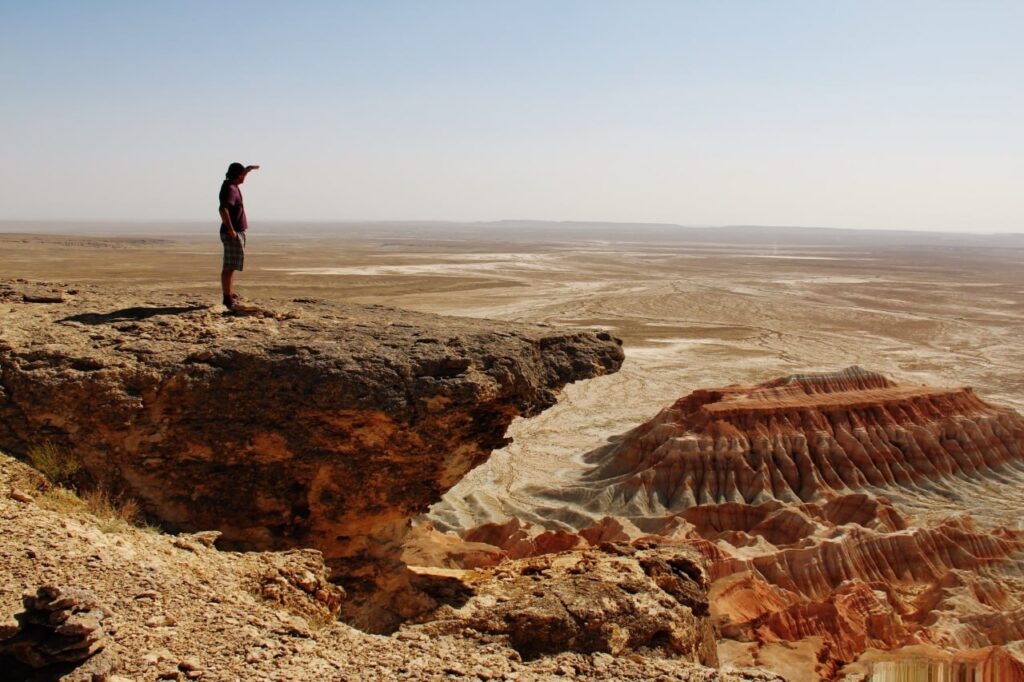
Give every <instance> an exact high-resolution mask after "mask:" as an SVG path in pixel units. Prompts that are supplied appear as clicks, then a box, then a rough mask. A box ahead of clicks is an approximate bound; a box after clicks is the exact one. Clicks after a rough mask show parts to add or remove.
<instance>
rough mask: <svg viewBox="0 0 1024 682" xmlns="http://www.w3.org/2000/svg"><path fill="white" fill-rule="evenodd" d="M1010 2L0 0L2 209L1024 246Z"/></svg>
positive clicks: (5, 214)
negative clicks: (683, 230) (888, 236)
mask: <svg viewBox="0 0 1024 682" xmlns="http://www.w3.org/2000/svg"><path fill="white" fill-rule="evenodd" d="M1022 36H1024V2H1022V1H1021V0H1007V1H1006V2H994V1H986V0H970V1H968V0H961V1H957V2H944V1H942V0H927V1H920V2H911V1H906V2H903V1H899V0H851V1H848V2H847V1H841V0H813V1H807V2H797V1H792V2H787V1H785V0H757V1H750V2H740V1H729V0H707V1H706V2H684V1H682V0H677V1H665V2H656V1H644V0H621V1H620V2H603V1H600V0H580V1H578V2H569V1H564V2H563V1H559V0H545V1H538V2H531V1H524V0H515V1H512V0H508V1H506V2H497V1H488V0H463V1H446V0H429V1H428V0H408V1H405V2H402V1H398V0H395V1H389V0H374V1H371V0H365V1H363V2H343V1H340V0H338V1H326V0H325V1H323V2H302V1H301V0H299V1H295V2H287V3H285V2H256V1H250V2H244V3H243V2H226V1H223V0H221V1H218V2H210V1H208V0H204V1H202V2H199V1H196V2H190V1H187V0H174V1H165V2H140V1H139V0H132V1H131V2H121V1H119V0H95V1H93V2H84V1H82V0H68V1H66V2H61V1H56V0H34V1H32V2H29V1H27V0H25V1H22V0H0V219H97V220H103V219H129V220H136V219H138V220H172V219H200V220H203V219H209V220H210V221H211V223H214V222H217V221H218V218H217V215H216V208H217V207H216V194H217V190H218V187H219V183H220V180H221V179H222V178H223V173H224V170H225V169H226V167H227V165H228V163H229V162H231V161H236V160H237V161H240V162H242V163H247V164H249V163H259V164H262V166H263V168H262V169H261V170H260V171H257V172H256V173H255V174H254V175H252V176H250V178H249V180H248V181H247V182H246V184H245V187H244V191H245V196H246V205H247V208H248V211H249V215H250V222H251V223H252V224H253V225H254V226H257V225H258V223H259V221H260V220H270V219H273V220H288V219H315V220H345V219H349V220H351V219H358V220H362V219H374V220H378V219H382V220H386V219H437V220H497V219H503V218H533V219H550V220H608V221H635V222H672V223H682V224H691V225H698V224H705V225H706V224H776V225H818V226H835V227H876V228H908V229H941V230H963V231H979V232H996V231H1002V232H1006V231H1018V232H1019V231H1024V186H1022V185H1024V38H1022Z"/></svg>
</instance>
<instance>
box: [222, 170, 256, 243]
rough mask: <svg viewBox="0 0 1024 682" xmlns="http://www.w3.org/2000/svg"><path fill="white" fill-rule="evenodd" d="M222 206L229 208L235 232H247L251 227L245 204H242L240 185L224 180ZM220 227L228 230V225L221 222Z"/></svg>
mask: <svg viewBox="0 0 1024 682" xmlns="http://www.w3.org/2000/svg"><path fill="white" fill-rule="evenodd" d="M220 206H221V208H226V209H227V210H228V215H229V216H230V217H231V226H232V227H233V228H235V232H245V231H246V230H248V229H249V223H248V222H246V220H245V206H244V205H243V204H242V190H240V189H238V185H232V184H231V183H230V182H229V181H227V180H225V181H224V184H223V185H221V186H220ZM220 229H221V230H226V229H227V225H224V224H223V223H221V226H220Z"/></svg>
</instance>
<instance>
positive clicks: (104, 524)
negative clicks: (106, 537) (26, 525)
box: [27, 442, 160, 533]
mask: <svg viewBox="0 0 1024 682" xmlns="http://www.w3.org/2000/svg"><path fill="white" fill-rule="evenodd" d="M27 459H28V461H29V463H30V464H31V465H32V466H33V467H34V468H35V469H37V470H38V471H39V472H41V473H42V474H43V475H44V476H46V478H47V479H49V480H50V481H51V482H53V483H54V484H56V485H55V486H54V487H53V488H52V489H50V490H46V491H44V492H43V493H42V495H40V496H39V498H38V501H39V505H40V506H41V507H43V508H44V509H50V510H52V511H56V512H61V513H64V514H70V513H76V512H86V513H88V514H91V515H92V516H94V517H95V518H96V524H97V526H98V527H99V529H100V530H101V531H103V532H104V533H123V532H125V531H126V530H128V529H129V528H133V527H134V528H140V529H142V530H144V531H147V532H153V533H158V532H160V529H159V528H157V527H156V526H152V525H149V524H147V523H146V522H145V519H144V518H143V515H142V508H141V507H140V505H139V502H138V501H137V500H135V499H133V498H131V497H127V496H125V495H121V494H118V493H114V492H112V490H113V486H111V485H105V484H104V483H103V482H102V481H100V482H99V484H98V485H97V484H93V485H92V486H91V487H89V488H85V489H81V490H77V491H76V489H75V487H74V486H73V485H72V482H71V481H72V479H73V478H74V477H75V475H76V474H78V473H79V472H80V470H81V468H82V467H81V464H80V463H79V462H78V460H77V459H76V458H75V457H74V456H73V455H72V454H70V453H69V452H67V451H66V450H63V449H61V448H59V447H57V446H55V445H54V444H53V443H49V442H47V443H43V444H42V445H39V446H36V447H34V448H32V449H31V450H29V452H28V456H27Z"/></svg>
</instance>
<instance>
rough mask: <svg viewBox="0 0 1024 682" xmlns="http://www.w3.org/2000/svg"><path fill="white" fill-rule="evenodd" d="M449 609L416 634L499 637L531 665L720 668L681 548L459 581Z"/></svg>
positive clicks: (696, 573) (549, 562)
mask: <svg viewBox="0 0 1024 682" xmlns="http://www.w3.org/2000/svg"><path fill="white" fill-rule="evenodd" d="M462 580H463V581H464V582H463V585H464V587H465V592H464V593H463V594H461V595H460V594H459V592H458V590H453V589H449V590H448V594H449V598H450V600H451V601H453V602H455V604H454V605H453V606H446V607H443V608H441V609H439V610H438V611H436V612H435V613H433V614H430V616H429V618H430V622H429V623H426V624H424V625H417V626H410V627H408V628H407V629H408V630H412V631H419V632H425V633H427V634H429V635H431V636H439V635H459V636H471V637H479V636H486V637H493V638H496V640H497V641H501V642H503V643H507V644H508V645H509V646H511V647H513V648H514V649H516V651H518V652H519V653H520V655H522V656H523V658H524V659H527V660H528V659H532V658H536V657H538V656H542V655H551V654H557V653H561V652H565V651H575V652H581V653H593V652H604V653H609V654H612V655H615V656H619V655H623V654H626V653H629V652H631V651H636V650H639V649H648V650H658V651H659V653H660V654H661V655H667V656H672V657H677V658H679V659H681V660H685V661H691V662H695V663H702V664H705V665H717V664H718V659H717V653H716V649H715V641H714V631H713V628H712V627H711V622H710V620H709V619H708V618H707V615H708V602H707V595H706V589H707V579H706V577H705V573H704V569H703V566H702V561H701V559H700V557H699V555H697V554H696V553H694V552H692V551H691V550H686V549H682V548H637V547H633V546H630V545H626V544H622V545H614V544H605V545H603V546H602V547H600V548H596V549H589V550H580V551H570V552H563V553H559V554H546V555H542V556H539V557H535V558H531V559H523V560H518V561H506V562H504V563H501V564H500V565H499V566H497V567H495V568H493V569H488V570H484V571H480V572H476V573H474V574H470V575H467V576H464V577H462Z"/></svg>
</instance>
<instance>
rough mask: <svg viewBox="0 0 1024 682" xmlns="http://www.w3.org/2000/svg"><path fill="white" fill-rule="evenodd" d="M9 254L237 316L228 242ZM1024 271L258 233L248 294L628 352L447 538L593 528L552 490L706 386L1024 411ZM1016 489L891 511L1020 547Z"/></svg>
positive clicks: (558, 414)
mask: <svg viewBox="0 0 1024 682" xmlns="http://www.w3.org/2000/svg"><path fill="white" fill-rule="evenodd" d="M0 254H2V257H0V277H2V278H5V279H14V278H23V279H27V280H30V281H46V282H58V283H59V282H65V283H71V284H86V285H97V286H101V287H109V288H110V289H111V290H112V291H116V290H117V289H118V288H119V287H131V288H132V289H133V290H142V291H146V290H151V291H152V292H153V293H154V296H156V295H158V294H166V293H182V294H186V295H188V296H190V297H192V298H193V299H208V301H209V303H210V305H211V306H213V307H215V308H216V307H218V302H219V289H218V273H219V264H220V244H219V242H218V240H217V236H216V229H215V226H200V225H194V224H181V225H178V224H152V225H129V224H121V225H114V224H110V225H105V224H69V223H64V224H29V223H24V224H19V223H5V224H2V225H0ZM1022 257H1024V236H1021V235H993V236H976V235H954V234H942V233H912V232H895V233H887V232H872V231H852V230H851V231H847V230H828V229H798V228H757V227H736V228H680V227H675V226H652V225H622V224H601V223H594V224H582V223H580V224H576V223H573V224H563V223H536V222H525V221H524V222H513V221H509V222H500V223H480V224H445V223H388V224H381V223H377V224H359V223H346V224H338V225H327V224H284V223H279V224H278V223H273V224H264V225H261V224H258V223H256V224H254V227H253V228H252V230H251V231H250V236H249V242H248V247H247V262H246V267H245V271H244V272H242V273H240V274H239V275H238V276H237V279H236V291H237V292H238V293H239V294H240V295H241V297H242V298H243V300H245V301H247V302H252V303H254V304H257V305H265V306H269V307H273V305H274V304H273V301H275V300H285V299H287V300H291V301H295V300H298V301H299V305H301V301H303V300H322V301H330V302H341V303H359V304H377V305H383V306H388V307H393V308H399V309H407V310H414V311H420V312H429V313H439V314H444V315H454V316H466V317H474V318H492V319H499V320H507V321H515V322H530V323H540V324H545V325H550V326H552V327H556V328H563V327H564V328H583V329H590V330H602V331H607V332H608V333H610V334H612V335H613V336H615V337H617V338H619V339H621V340H622V342H623V348H624V351H625V362H624V364H623V365H622V368H621V370H620V371H618V372H616V373H612V374H608V375H605V376H601V377H597V378H595V379H591V380H587V381H583V382H580V383H577V384H572V385H570V386H568V387H567V388H566V389H565V390H564V392H563V393H562V395H561V397H560V400H559V402H558V404H557V405H555V406H554V407H552V408H550V409H548V410H547V411H545V412H543V413H541V414H540V415H538V416H535V417H532V418H529V419H520V420H517V421H515V422H514V423H513V424H512V426H511V428H510V430H509V433H508V435H509V436H510V437H511V438H512V439H513V440H512V442H511V444H509V445H508V446H507V447H505V448H503V449H501V450H498V451H496V452H494V453H493V454H492V455H491V457H490V459H489V460H488V461H487V462H486V463H484V464H483V465H481V466H479V467H478V468H476V469H474V470H473V471H471V472H470V473H469V474H468V475H467V476H465V478H463V479H462V480H461V481H460V482H459V483H458V484H457V485H456V486H455V487H454V488H452V490H451V491H449V492H448V493H447V495H446V496H445V498H444V499H443V500H442V501H441V502H439V503H438V504H437V505H435V506H434V507H433V508H432V509H431V511H430V512H429V513H428V514H427V515H425V516H424V517H423V518H422V519H421V520H420V523H429V524H430V525H432V526H433V527H435V528H437V529H439V530H441V531H459V530H463V529H467V528H471V527H473V526H477V525H479V524H482V523H486V522H501V521H504V520H507V519H509V518H519V519H521V520H524V521H527V522H531V523H535V524H538V525H539V526H543V527H545V528H548V529H565V530H579V528H578V526H579V520H578V515H577V514H576V513H575V511H574V510H572V509H569V510H568V511H566V510H564V509H563V510H561V511H557V510H556V511H554V512H552V511H551V510H550V508H549V507H548V508H545V504H546V501H545V500H544V499H541V498H538V497H536V494H537V493H536V491H537V490H538V489H539V488H540V487H542V488H544V489H547V490H551V489H557V488H559V486H560V485H563V484H564V485H566V486H569V485H571V484H572V483H573V482H574V481H577V480H578V479H579V478H580V477H581V476H582V475H583V474H584V472H585V471H586V470H587V469H588V467H589V464H588V462H587V461H586V458H585V456H586V455H587V453H591V452H593V451H595V450H596V449H598V448H600V447H602V446H604V445H605V444H606V443H608V442H609V440H610V439H615V438H617V437H619V436H621V435H622V434H625V433H626V432H628V431H630V429H633V428H634V427H636V426H637V425H639V424H641V423H644V422H647V421H648V420H650V419H651V418H652V417H654V416H655V415H656V414H658V413H659V411H660V410H662V409H663V408H665V407H666V406H668V405H670V404H672V403H673V402H674V401H676V400H677V399H679V398H680V397H682V396H684V395H687V394H689V393H691V392H692V391H694V390H697V389H701V388H708V387H722V386H727V385H731V384H745V385H750V384H757V383H759V382H763V381H766V380H769V379H773V378H776V377H781V376H785V375H791V374H806V373H815V372H831V371H836V370H841V369H843V368H846V367H850V366H860V367H863V368H866V369H868V370H871V371H873V372H878V373H881V374H883V375H886V376H888V377H891V378H892V379H894V380H896V381H897V382H898V383H900V384H909V385H928V386H933V387H962V386H970V387H972V388H973V389H974V391H975V392H976V394H977V395H978V396H979V397H981V398H982V399H983V400H985V401H987V402H989V403H992V404H997V405H1001V406H1005V407H1009V408H1012V409H1015V410H1017V411H1024V337H1022V331H1024V269H1022V268H1021V262H1022V260H1024V259H1022ZM1012 483H1013V484H1011V485H1008V484H1007V480H1006V479H1000V478H993V479H979V480H977V481H965V482H964V485H963V486H961V487H960V488H958V491H959V492H958V493H957V494H951V495H945V496H935V495H922V494H918V493H917V492H915V491H909V490H908V491H898V490H897V491H893V493H892V496H891V497H892V499H893V500H894V502H895V503H896V504H897V506H898V508H899V509H900V511H901V513H903V514H905V515H906V516H907V517H908V518H909V519H910V522H911V524H912V525H914V526H917V525H928V524H932V523H938V522H940V521H941V520H942V519H944V518H947V517H951V516H954V515H957V514H962V513H965V514H969V515H970V516H971V517H972V518H973V519H974V521H975V522H976V523H978V524H979V525H980V526H981V528H982V529H984V528H995V527H999V526H1001V527H1006V528H1010V529H1015V530H1019V529H1021V528H1022V526H1021V522H1020V514H1021V510H1022V509H1024V488H1021V487H1020V486H1019V485H1016V479H1014V481H1013V482H1012ZM539 510H541V511H539ZM1018 588H1019V585H1017V586H1014V587H1013V588H1012V590H1011V591H1012V592H1014V593H1015V594H1017V596H1018V597H1019V596H1021V594H1024V592H1018ZM725 651H726V654H727V655H726V658H728V657H729V656H732V657H733V658H734V659H735V662H736V663H737V664H742V665H755V664H759V665H765V666H766V667H769V668H772V667H774V669H776V670H777V671H778V672H784V673H788V674H790V675H793V674H797V675H800V674H804V673H799V672H798V673H793V671H801V670H807V671H809V670H812V669H813V668H806V667H804V668H801V665H802V664H800V663H793V662H791V661H785V660H783V659H784V658H785V656H784V655H782V654H779V652H778V651H775V652H774V653H771V654H766V655H765V656H763V657H762V658H761V659H755V660H746V659H744V656H745V654H744V652H743V651H742V647H740V646H738V645H736V646H733V647H732V648H728V647H727V648H726V649H725ZM794 656H796V654H794ZM773 657H774V658H773ZM773 663H775V664H777V665H774V666H773V665H772V664H773ZM806 674H810V672H807V673H806ZM792 679H800V677H799V676H797V677H793V678H792ZM879 679H881V678H879ZM893 679H895V678H893Z"/></svg>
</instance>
